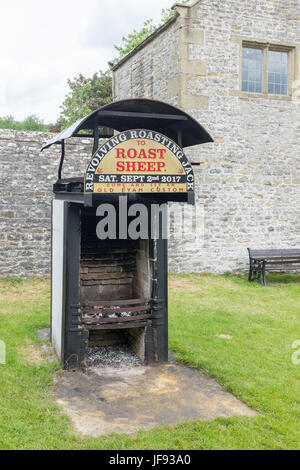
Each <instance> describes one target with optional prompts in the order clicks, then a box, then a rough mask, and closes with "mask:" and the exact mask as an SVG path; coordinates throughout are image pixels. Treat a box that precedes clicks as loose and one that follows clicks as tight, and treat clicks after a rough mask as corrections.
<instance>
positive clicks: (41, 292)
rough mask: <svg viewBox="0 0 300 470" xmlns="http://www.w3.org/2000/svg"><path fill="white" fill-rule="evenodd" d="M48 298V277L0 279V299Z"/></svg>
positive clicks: (31, 299)
mask: <svg viewBox="0 0 300 470" xmlns="http://www.w3.org/2000/svg"><path fill="white" fill-rule="evenodd" d="M45 294H46V295H48V296H49V298H50V280H49V279H26V280H25V279H24V280H23V279H1V280H0V301H1V300H4V301H10V302H14V301H20V300H21V301H23V300H30V301H34V300H38V299H43V300H44V299H45Z"/></svg>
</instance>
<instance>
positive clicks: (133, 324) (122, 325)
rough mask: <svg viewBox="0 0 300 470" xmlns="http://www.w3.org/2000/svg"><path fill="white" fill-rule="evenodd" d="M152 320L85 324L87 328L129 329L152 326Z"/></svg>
mask: <svg viewBox="0 0 300 470" xmlns="http://www.w3.org/2000/svg"><path fill="white" fill-rule="evenodd" d="M151 324H152V322H151V320H145V321H137V322H135V321H133V322H128V323H110V324H107V325H84V328H85V329H86V330H123V329H124V330H128V329H129V328H143V327H146V326H151Z"/></svg>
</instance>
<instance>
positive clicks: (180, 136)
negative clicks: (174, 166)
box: [177, 129, 182, 148]
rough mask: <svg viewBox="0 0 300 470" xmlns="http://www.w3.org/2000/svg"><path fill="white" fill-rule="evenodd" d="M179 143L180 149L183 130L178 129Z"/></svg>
mask: <svg viewBox="0 0 300 470" xmlns="http://www.w3.org/2000/svg"><path fill="white" fill-rule="evenodd" d="M177 143H178V145H179V147H180V148H182V130H181V129H178V131H177Z"/></svg>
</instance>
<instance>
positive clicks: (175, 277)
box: [169, 274, 240, 293]
mask: <svg viewBox="0 0 300 470" xmlns="http://www.w3.org/2000/svg"><path fill="white" fill-rule="evenodd" d="M169 287H170V290H177V291H178V290H179V291H180V290H181V291H185V292H203V293H207V289H212V288H213V287H216V288H217V289H226V291H229V292H230V291H233V292H236V291H238V290H239V289H240V286H239V285H237V284H236V283H235V282H234V281H233V280H232V279H226V278H221V277H220V276H216V277H215V276H213V275H209V274H200V275H199V274H184V275H179V274H170V275H169Z"/></svg>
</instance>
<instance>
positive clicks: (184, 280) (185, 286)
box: [169, 274, 205, 292]
mask: <svg viewBox="0 0 300 470" xmlns="http://www.w3.org/2000/svg"><path fill="white" fill-rule="evenodd" d="M169 287H170V289H171V290H176V291H178V290H183V291H185V292H204V290H205V286H203V285H201V284H200V283H199V276H193V275H189V276H176V275H172V274H171V275H170V276H169Z"/></svg>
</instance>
